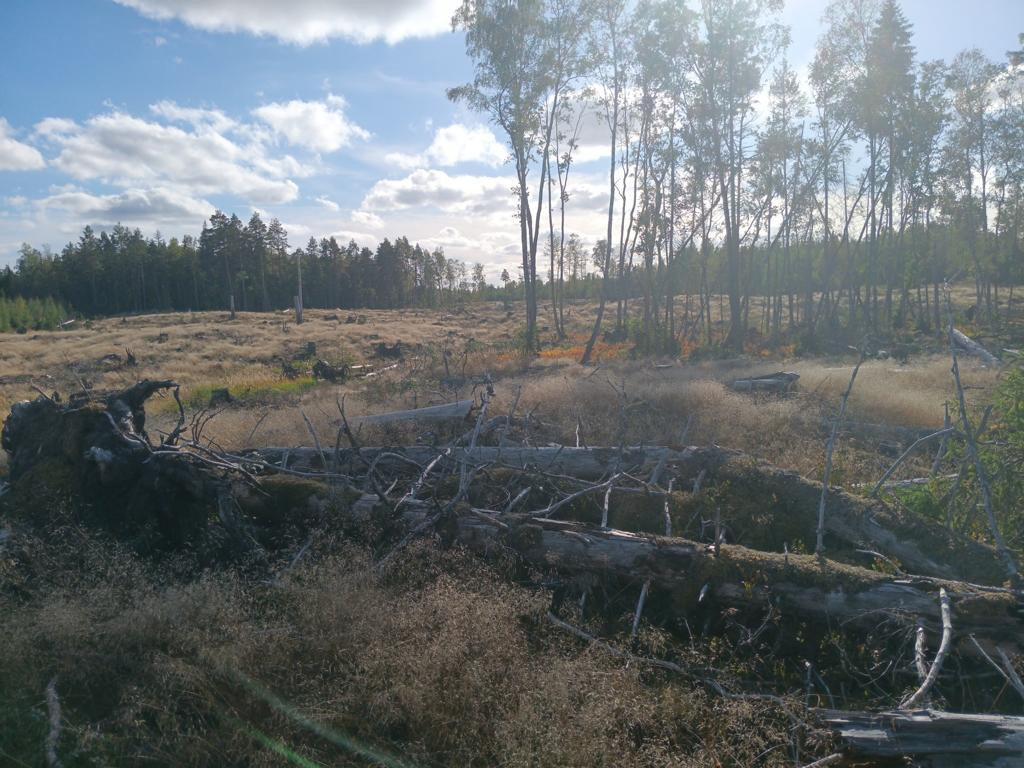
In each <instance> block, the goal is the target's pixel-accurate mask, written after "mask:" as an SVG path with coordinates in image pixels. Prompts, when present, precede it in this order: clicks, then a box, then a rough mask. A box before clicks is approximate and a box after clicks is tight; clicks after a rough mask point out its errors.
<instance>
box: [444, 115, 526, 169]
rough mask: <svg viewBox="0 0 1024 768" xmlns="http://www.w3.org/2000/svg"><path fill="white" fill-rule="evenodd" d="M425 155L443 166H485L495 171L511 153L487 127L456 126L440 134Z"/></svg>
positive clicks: (454, 124)
mask: <svg viewBox="0 0 1024 768" xmlns="http://www.w3.org/2000/svg"><path fill="white" fill-rule="evenodd" d="M426 154H427V157H428V158H429V159H430V160H431V161H433V162H434V163H435V164H436V165H440V166H449V165H457V164H458V163H484V164H486V165H490V166H492V167H493V166H498V165H501V164H502V163H504V162H505V158H506V157H507V156H508V150H506V149H505V148H504V147H503V146H502V145H501V144H499V143H498V140H497V139H496V138H494V134H493V133H491V129H490V128H488V127H487V126H484V125H472V126H467V125H463V124H462V123H453V124H452V125H449V126H446V127H444V128H441V129H439V130H438V131H437V133H436V134H435V135H434V141H433V142H432V143H431V145H430V147H429V148H428V149H427V153H426Z"/></svg>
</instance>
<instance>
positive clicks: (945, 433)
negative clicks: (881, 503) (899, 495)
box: [871, 427, 956, 498]
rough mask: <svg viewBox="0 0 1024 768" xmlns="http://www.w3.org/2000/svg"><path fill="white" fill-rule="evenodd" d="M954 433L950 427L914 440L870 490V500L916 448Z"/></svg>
mask: <svg viewBox="0 0 1024 768" xmlns="http://www.w3.org/2000/svg"><path fill="white" fill-rule="evenodd" d="M955 432H956V430H955V429H953V428H952V427H945V428H944V429H940V430H939V431H938V432H932V433H931V434H930V435H925V436H924V437H919V438H917V440H915V441H914V442H913V443H912V444H911V445H910V447H909V448H907V450H905V451H904V452H903V453H901V454H900V456H899V458H898V459H896V461H894V462H893V463H892V466H890V467H889V468H888V469H887V470H885V473H884V474H883V475H882V476H881V477H880V478H878V482H877V483H875V487H874V488H873V489H872V490H871V496H872V498H874V497H875V496H877V495H878V492H879V491H880V490H881V489H882V487H883V486H884V485H885V481H886V480H888V479H889V478H890V477H892V474H893V472H895V471H896V470H897V469H898V468H899V466H900V465H901V464H902V463H903V462H904V461H906V460H907V457H908V456H910V454H912V453H913V452H914V451H915V450H917V446H919V445H921V444H922V443H927V442H929V441H931V440H935V439H936V438H942V439H945V438H947V437H948V436H949V435H952V434H954V433H955Z"/></svg>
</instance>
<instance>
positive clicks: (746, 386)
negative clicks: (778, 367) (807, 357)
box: [729, 371, 800, 394]
mask: <svg viewBox="0 0 1024 768" xmlns="http://www.w3.org/2000/svg"><path fill="white" fill-rule="evenodd" d="M799 379H800V374H799V373H794V372H792V371H778V372H777V373H769V374H766V375H764V376H755V377H753V378H750V379H736V380H735V381H733V382H732V383H731V384H730V385H729V386H730V387H731V388H732V389H734V390H736V391H737V392H775V393H778V394H783V393H786V392H789V391H790V390H791V389H792V388H793V387H794V386H796V382H797V381H798V380H799Z"/></svg>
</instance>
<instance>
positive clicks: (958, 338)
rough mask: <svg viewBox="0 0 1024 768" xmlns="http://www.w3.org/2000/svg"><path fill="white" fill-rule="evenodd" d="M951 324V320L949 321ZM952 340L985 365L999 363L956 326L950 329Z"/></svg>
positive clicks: (996, 358) (997, 359)
mask: <svg viewBox="0 0 1024 768" xmlns="http://www.w3.org/2000/svg"><path fill="white" fill-rule="evenodd" d="M950 324H952V322H951V323H950ZM950 336H951V337H952V339H953V342H954V343H955V344H956V345H957V346H958V347H959V348H960V349H962V350H963V351H964V352H966V353H967V354H969V355H973V356H974V357H976V358H978V359H979V360H981V361H982V362H983V363H985V365H999V358H998V357H996V356H995V355H993V354H992V353H991V352H989V351H988V350H987V349H985V348H984V347H983V346H981V344H979V343H978V342H976V341H975V340H974V339H972V338H971V337H970V336H968V335H967V334H966V333H964V332H963V331H960V330H959V329H957V328H952V329H951V330H950Z"/></svg>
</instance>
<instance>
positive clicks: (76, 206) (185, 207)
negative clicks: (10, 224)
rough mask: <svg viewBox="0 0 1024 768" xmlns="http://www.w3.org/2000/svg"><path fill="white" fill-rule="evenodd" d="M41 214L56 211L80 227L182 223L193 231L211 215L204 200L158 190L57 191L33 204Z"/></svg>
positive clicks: (70, 188) (71, 188) (209, 206)
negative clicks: (122, 223) (67, 214)
mask: <svg viewBox="0 0 1024 768" xmlns="http://www.w3.org/2000/svg"><path fill="white" fill-rule="evenodd" d="M36 206H37V207H39V208H40V209H42V210H46V209H52V208H58V209H61V210H63V211H65V212H67V213H69V214H71V215H72V216H73V217H74V219H75V221H76V222H78V223H79V224H80V225H84V224H86V223H89V224H93V225H97V226H109V225H111V224H116V223H117V222H125V223H131V224H132V225H133V226H134V225H139V224H155V225H156V226H160V225H162V224H167V223H170V222H176V223H177V222H182V223H188V224H191V225H192V226H193V227H194V226H196V225H197V224H198V223H200V222H202V221H203V219H205V218H206V217H207V216H209V215H210V213H211V212H212V211H213V206H212V205H211V204H210V203H208V202H206V201H205V200H197V199H194V198H191V197H188V196H187V195H183V194H181V193H180V192H178V191H176V190H173V189H167V188H162V187H157V188H153V189H126V190H124V191H123V192H118V193H117V194H112V195H94V194H92V193H90V192H86V191H84V190H82V189H78V188H75V187H66V188H63V189H59V190H56V191H55V192H54V194H52V195H50V196H49V197H45V198H43V199H41V200H37V201H36Z"/></svg>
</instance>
